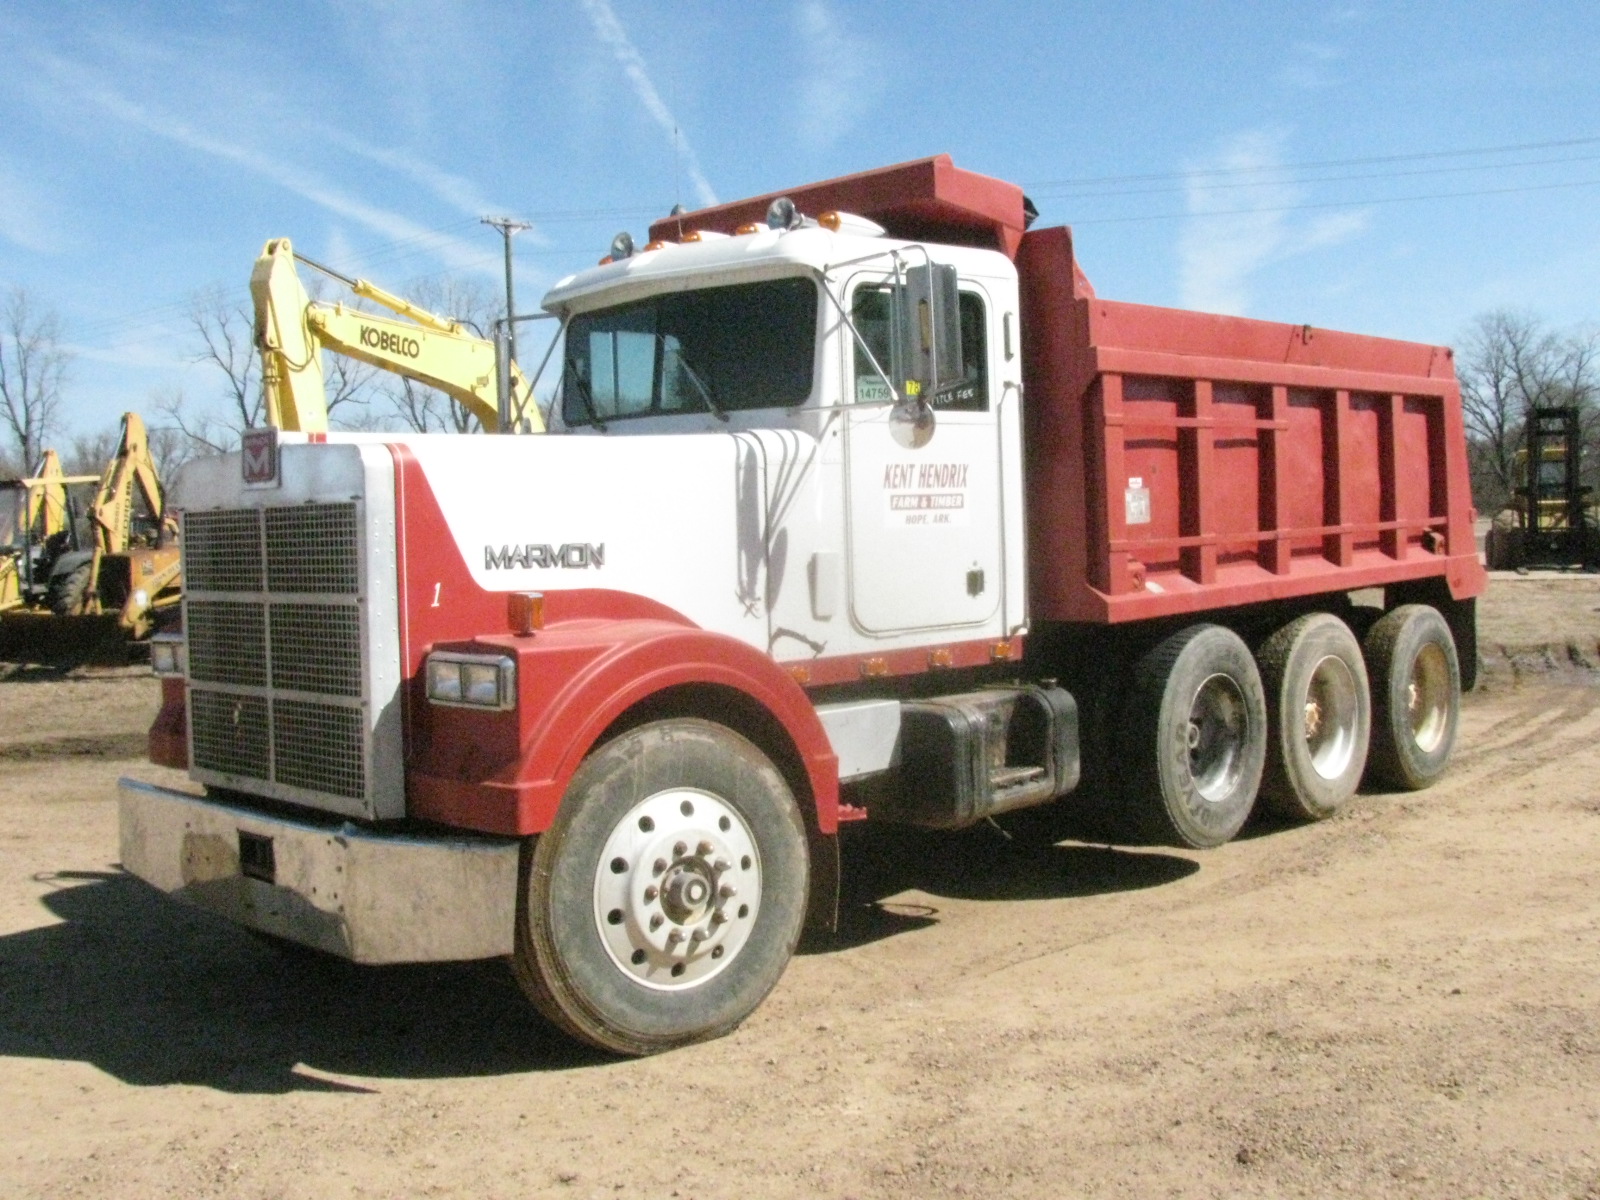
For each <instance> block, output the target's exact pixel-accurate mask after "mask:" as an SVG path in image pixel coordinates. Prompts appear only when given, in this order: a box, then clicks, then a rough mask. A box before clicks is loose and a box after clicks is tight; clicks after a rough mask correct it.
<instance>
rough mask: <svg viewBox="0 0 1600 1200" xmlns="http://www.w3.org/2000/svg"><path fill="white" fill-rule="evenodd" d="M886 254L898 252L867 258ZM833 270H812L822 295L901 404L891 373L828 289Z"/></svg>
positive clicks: (863, 260)
mask: <svg viewBox="0 0 1600 1200" xmlns="http://www.w3.org/2000/svg"><path fill="white" fill-rule="evenodd" d="M885 253H887V254H891V255H893V254H896V253H898V252H897V251H893V250H889V251H880V252H879V253H877V254H869V255H867V258H881V257H883V255H884V254H885ZM867 258H858V259H852V260H851V262H865V261H866V260H867ZM836 265H838V266H841V267H847V266H849V265H850V263H838V264H836ZM832 269H833V268H832V267H831V266H830V267H823V268H821V269H818V268H816V267H813V268H812V270H814V271H816V273H817V280H818V282H820V283H821V284H822V294H823V295H824V296H826V297H827V298H828V300H829V301H830V302H831V303H832V304H833V306H834V308H836V309H838V310H839V319H840V320H842V321H843V322H844V325H845V328H846V329H848V330H849V331H850V336H851V337H852V338H854V339H855V343H856V345H857V346H859V347H860V348H861V352H862V353H863V354H865V355H866V356H867V361H868V362H870V363H871V364H872V369H873V370H874V371H876V372H877V373H878V378H879V379H881V380H883V382H884V383H886V384H887V385H888V387H889V395H890V396H892V397H894V401H893V402H894V403H895V404H899V403H900V402H901V401H902V400H903V399H905V397H903V396H901V395H900V389H899V388H897V387H895V385H894V381H893V380H892V379H890V378H889V373H888V372H887V371H885V370H884V369H883V364H881V363H880V362H878V356H877V355H876V354H874V353H873V352H872V347H871V346H869V345H867V340H866V338H864V337H862V336H861V331H860V330H859V329H857V328H856V323H855V322H854V321H852V320H851V319H850V314H849V313H848V312H846V311H845V307H844V301H842V300H840V299H839V298H838V297H837V296H835V295H834V294H833V290H832V289H831V288H829V287H828V272H829V271H830V270H832ZM895 273H896V275H898V274H899V272H898V271H896V272H895Z"/></svg>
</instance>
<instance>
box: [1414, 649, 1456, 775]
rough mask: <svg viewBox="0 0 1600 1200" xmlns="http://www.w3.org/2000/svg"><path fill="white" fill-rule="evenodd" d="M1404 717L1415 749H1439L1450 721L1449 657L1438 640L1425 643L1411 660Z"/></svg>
mask: <svg viewBox="0 0 1600 1200" xmlns="http://www.w3.org/2000/svg"><path fill="white" fill-rule="evenodd" d="M1406 718H1407V720H1408V721H1409V723H1410V726H1411V740H1412V741H1413V742H1414V743H1415V744H1416V746H1417V749H1419V750H1421V751H1422V752H1423V753H1424V754H1432V753H1433V752H1434V751H1435V750H1437V749H1438V748H1439V745H1440V743H1442V742H1443V741H1444V737H1445V732H1446V730H1447V729H1448V727H1449V724H1450V660H1449V659H1447V658H1446V657H1445V653H1444V649H1443V647H1441V646H1440V645H1439V644H1438V643H1437V642H1428V643H1427V644H1426V645H1424V646H1423V647H1422V649H1421V650H1419V651H1417V656H1416V658H1414V659H1412V661H1411V676H1410V678H1409V679H1407V680H1406Z"/></svg>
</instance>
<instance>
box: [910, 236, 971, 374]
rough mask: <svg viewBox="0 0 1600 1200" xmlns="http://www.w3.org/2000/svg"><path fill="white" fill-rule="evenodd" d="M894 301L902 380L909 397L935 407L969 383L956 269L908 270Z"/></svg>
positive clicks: (924, 267)
mask: <svg viewBox="0 0 1600 1200" xmlns="http://www.w3.org/2000/svg"><path fill="white" fill-rule="evenodd" d="M895 298H896V303H895V313H894V350H895V353H894V360H895V368H896V374H897V375H898V377H899V380H898V381H899V382H900V384H901V386H902V390H903V391H904V393H905V395H906V396H907V397H908V398H920V399H921V400H922V401H923V402H924V403H926V404H930V405H932V404H934V403H935V402H936V400H937V397H938V396H940V395H941V394H942V393H944V392H947V391H950V390H951V389H954V388H958V387H960V386H961V385H962V384H963V383H964V382H965V381H966V377H965V374H964V370H963V364H962V361H961V306H960V299H959V295H958V292H957V288H956V269H955V268H954V267H950V266H943V265H941V264H939V263H925V264H923V265H922V266H920V267H911V268H909V269H908V270H907V271H906V282H905V286H904V287H903V288H897V289H896V290H895Z"/></svg>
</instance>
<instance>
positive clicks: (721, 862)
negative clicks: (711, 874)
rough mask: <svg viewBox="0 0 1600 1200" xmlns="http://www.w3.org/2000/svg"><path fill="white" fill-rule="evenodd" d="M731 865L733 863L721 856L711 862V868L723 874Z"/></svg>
mask: <svg viewBox="0 0 1600 1200" xmlns="http://www.w3.org/2000/svg"><path fill="white" fill-rule="evenodd" d="M730 865H731V864H730V863H729V862H728V860H727V859H725V858H719V859H717V861H716V862H714V863H712V864H711V869H712V870H713V871H715V872H716V873H717V874H718V875H721V874H722V873H723V872H724V871H726V870H727V869H728V867H729V866H730Z"/></svg>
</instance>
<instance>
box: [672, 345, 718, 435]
mask: <svg viewBox="0 0 1600 1200" xmlns="http://www.w3.org/2000/svg"><path fill="white" fill-rule="evenodd" d="M656 336H658V337H659V336H660V335H659V334H657V335H656ZM672 352H673V353H674V354H676V355H677V356H678V365H679V366H680V367H682V368H683V369H684V372H685V373H686V374H687V375H688V376H689V380H690V382H692V383H693V384H694V386H695V388H696V389H697V390H698V391H699V393H700V399H702V400H704V401H705V402H706V410H707V411H708V412H710V413H711V415H712V416H714V417H716V418H717V420H719V421H726V420H727V419H728V414H727V413H725V412H723V411H722V406H721V405H719V404H718V403H717V402H716V401H715V400H713V399H712V398H711V392H710V389H708V388H707V387H706V385H705V381H704V380H702V379H701V378H700V372H698V371H696V370H695V369H694V368H693V367H691V366H690V365H689V360H688V358H686V357H685V356H684V353H683V348H682V347H681V346H674V347H673V349H672Z"/></svg>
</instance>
